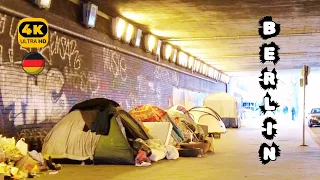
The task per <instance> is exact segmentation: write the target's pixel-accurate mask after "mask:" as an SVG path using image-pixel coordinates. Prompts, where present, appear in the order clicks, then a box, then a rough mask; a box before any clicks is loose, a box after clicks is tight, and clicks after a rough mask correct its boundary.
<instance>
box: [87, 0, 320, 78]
mask: <svg viewBox="0 0 320 180" xmlns="http://www.w3.org/2000/svg"><path fill="white" fill-rule="evenodd" d="M91 2H93V3H95V4H97V5H98V6H99V10H100V11H102V12H105V13H106V14H108V15H111V16H118V15H120V16H123V17H125V18H127V19H129V20H131V21H133V22H135V23H137V24H139V25H141V26H140V27H142V28H143V29H144V30H148V31H150V32H152V33H153V34H155V35H158V36H160V37H162V39H163V40H165V41H168V42H170V43H172V44H174V45H178V46H180V47H181V49H182V50H185V51H186V52H189V53H191V54H192V55H195V56H196V57H199V58H200V59H201V60H204V61H205V62H207V63H208V64H211V65H212V66H214V67H216V68H217V69H219V70H222V71H224V72H226V73H227V74H234V73H235V72H243V71H257V70H259V71H260V70H261V69H262V68H264V67H265V66H266V65H263V64H261V63H260V61H259V46H261V44H262V43H265V42H271V41H274V42H275V43H276V44H277V45H278V46H280V52H279V53H280V58H281V59H280V62H279V63H278V64H277V66H276V68H277V70H278V69H282V70H284V69H301V68H302V66H303V65H304V64H306V65H309V66H311V67H318V66H320V0H269V1H262V0H242V1H236V0H223V1H213V0H143V1H142V0H113V1H105V0H91ZM267 15H269V16H272V17H273V20H274V21H276V22H277V23H279V24H281V32H280V35H279V36H277V37H275V38H271V40H270V39H269V40H267V41H263V40H262V39H261V38H260V36H259V35H258V21H259V20H260V19H261V18H262V17H264V16H267ZM270 67H272V66H270ZM234 75H235V74H234Z"/></svg>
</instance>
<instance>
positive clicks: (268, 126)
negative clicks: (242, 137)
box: [266, 122, 273, 135]
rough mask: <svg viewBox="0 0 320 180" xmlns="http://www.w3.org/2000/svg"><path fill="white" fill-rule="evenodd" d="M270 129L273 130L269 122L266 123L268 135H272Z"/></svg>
mask: <svg viewBox="0 0 320 180" xmlns="http://www.w3.org/2000/svg"><path fill="white" fill-rule="evenodd" d="M272 128H273V125H272V123H271V122H268V123H267V128H266V129H267V134H268V135H272Z"/></svg>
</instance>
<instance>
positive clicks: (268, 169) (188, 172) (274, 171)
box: [37, 123, 320, 180]
mask: <svg viewBox="0 0 320 180" xmlns="http://www.w3.org/2000/svg"><path fill="white" fill-rule="evenodd" d="M281 124H282V123H281ZM296 124H297V123H296ZM300 132H301V128H300V129H299V127H298V125H291V126H289V128H284V126H281V127H280V129H279V130H278V136H277V137H276V139H275V143H276V144H277V145H279V146H280V149H281V150H282V152H281V156H280V157H279V158H278V159H277V160H276V161H275V162H270V163H269V164H267V165H262V164H261V163H260V162H259V159H258V153H257V152H258V149H259V146H260V144H261V143H264V142H266V143H268V144H271V143H272V142H270V141H267V140H265V139H264V138H263V137H262V135H261V129H255V128H243V129H228V132H227V134H225V135H223V136H222V137H221V139H217V140H216V144H217V145H216V153H215V154H209V155H207V156H206V157H203V158H180V159H178V160H162V161H159V162H156V163H154V164H153V165H152V166H150V167H135V166H107V165H106V166H81V165H64V166H63V168H62V170H61V171H60V172H59V173H58V174H57V175H42V176H41V177H40V178H37V179H43V180H55V179H59V180H67V179H68V180H69V179H76V180H82V179H83V180H87V179H92V180H95V179H99V180H110V179H114V180H121V179H133V180H143V179H145V180H161V179H165V180H167V179H169V180H171V179H172V180H174V179H178V180H179V179H181V180H182V179H183V180H184V179H186V180H189V179H190V180H194V179H199V180H202V179H203V180H208V179H210V180H214V179H217V180H225V179H226V180H229V179H230V180H236V179H250V180H251V179H252V180H260V179H275V180H277V179H280V180H282V179H288V180H299V179H301V180H302V179H303V180H307V179H315V180H317V179H319V178H320V166H319V157H320V149H319V146H318V145H317V144H316V143H315V142H314V141H313V140H312V138H311V136H310V135H309V134H308V132H307V131H306V132H307V133H306V143H307V144H308V145H309V146H308V147H300V144H301V136H302V134H301V133H300Z"/></svg>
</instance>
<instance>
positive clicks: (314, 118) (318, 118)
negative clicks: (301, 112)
mask: <svg viewBox="0 0 320 180" xmlns="http://www.w3.org/2000/svg"><path fill="white" fill-rule="evenodd" d="M308 125H309V127H313V126H320V108H313V109H311V112H310V113H309V116H308Z"/></svg>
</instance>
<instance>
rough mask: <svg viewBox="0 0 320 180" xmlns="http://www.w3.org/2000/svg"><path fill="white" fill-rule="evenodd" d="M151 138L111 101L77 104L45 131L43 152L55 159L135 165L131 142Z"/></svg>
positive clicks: (92, 101) (100, 99) (95, 100)
mask: <svg viewBox="0 0 320 180" xmlns="http://www.w3.org/2000/svg"><path fill="white" fill-rule="evenodd" d="M137 138H141V139H142V140H148V139H150V136H149V135H148V133H147V132H146V131H145V130H144V129H143V127H142V126H141V125H140V124H139V123H138V122H137V121H136V120H135V119H134V118H133V117H132V116H130V115H129V114H128V113H127V112H126V111H124V110H123V109H121V108H120V106H119V105H118V104H117V103H116V102H114V101H111V100H108V99H103V98H97V99H91V100H87V101H84V102H82V103H79V104H76V105H75V106H73V107H72V108H71V110H70V112H69V113H68V114H67V115H66V116H65V117H63V118H62V119H61V120H60V121H59V122H58V123H57V124H56V125H55V126H54V127H53V128H52V130H51V131H50V132H49V133H48V135H47V136H46V138H45V140H44V145H43V148H42V154H43V156H44V157H45V158H48V157H49V156H50V157H51V158H52V159H53V160H55V159H58V160H59V159H69V160H77V161H85V160H88V159H90V160H92V161H93V162H94V164H123V165H131V164H135V161H134V158H135V156H136V154H137V150H136V149H134V148H133V145H132V144H133V141H134V140H135V139H137Z"/></svg>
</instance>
